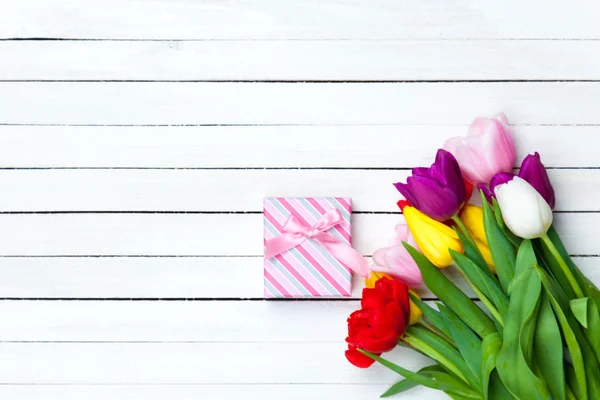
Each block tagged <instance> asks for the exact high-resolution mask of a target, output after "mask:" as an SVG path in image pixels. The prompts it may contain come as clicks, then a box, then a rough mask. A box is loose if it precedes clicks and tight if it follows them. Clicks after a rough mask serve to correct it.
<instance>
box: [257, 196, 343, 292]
mask: <svg viewBox="0 0 600 400" xmlns="http://www.w3.org/2000/svg"><path fill="white" fill-rule="evenodd" d="M351 203H352V202H351V199H350V198H348V197H294V198H291V197H290V198H283V197H268V198H265V200H264V223H265V226H264V240H265V243H266V242H267V241H268V240H270V239H272V238H274V237H276V236H279V235H281V234H282V233H283V226H284V224H285V223H286V221H287V220H288V218H289V217H290V215H293V216H295V217H296V218H297V219H298V220H299V221H300V222H301V223H302V224H304V225H308V226H313V225H315V223H316V222H317V220H319V218H321V216H322V215H323V214H325V213H326V212H327V211H328V210H330V209H333V208H337V209H338V210H339V212H340V214H341V215H342V218H343V221H342V223H340V224H338V225H336V226H334V227H333V228H331V229H329V230H328V231H327V233H330V234H331V235H333V236H334V237H336V238H337V239H339V240H340V241H342V242H343V243H346V244H348V245H352V233H351V232H352V231H351V224H350V218H351V215H352V204H351ZM264 274H265V277H264V286H265V287H264V289H265V290H264V292H265V298H281V297H323V296H326V297H341V296H350V293H351V289H352V274H351V271H350V268H348V266H347V265H344V264H342V263H341V262H340V261H338V260H337V259H336V258H335V257H334V256H332V255H331V254H329V253H328V252H327V250H326V249H325V248H324V247H323V246H322V245H320V244H319V243H318V242H317V241H315V240H313V239H310V238H309V239H307V240H306V241H305V242H303V243H301V244H300V245H298V246H296V247H294V248H292V249H290V250H287V251H285V252H283V253H281V254H278V255H276V256H274V257H271V258H265V264H264Z"/></svg>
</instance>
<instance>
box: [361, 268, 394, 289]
mask: <svg viewBox="0 0 600 400" xmlns="http://www.w3.org/2000/svg"><path fill="white" fill-rule="evenodd" d="M381 278H388V279H394V278H392V276H391V275H389V274H384V273H383V272H374V271H371V274H369V276H368V277H366V278H365V287H367V288H369V289H373V288H374V287H375V282H377V281H378V280H380V279H381Z"/></svg>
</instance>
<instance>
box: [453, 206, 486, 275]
mask: <svg viewBox="0 0 600 400" xmlns="http://www.w3.org/2000/svg"><path fill="white" fill-rule="evenodd" d="M452 221H454V223H455V224H456V226H457V227H458V229H460V231H461V232H462V234H463V236H464V237H465V238H466V239H467V240H468V241H469V243H470V245H471V247H472V248H473V250H474V251H476V252H477V254H478V255H479V257H480V260H481V262H483V263H484V265H485V264H486V263H485V258H484V257H483V254H481V251H480V250H479V247H477V243H475V239H473V236H471V232H469V230H468V229H467V227H466V226H465V224H464V223H463V222H462V221H461V219H460V218H459V217H458V214H457V215H455V216H453V217H452ZM475 263H478V261H477V260H475Z"/></svg>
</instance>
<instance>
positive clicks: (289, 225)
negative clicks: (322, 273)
mask: <svg viewBox="0 0 600 400" xmlns="http://www.w3.org/2000/svg"><path fill="white" fill-rule="evenodd" d="M343 220H344V219H343V218H342V215H341V214H340V212H339V211H338V210H337V209H336V208H332V209H330V210H329V211H327V212H326V213H325V214H323V215H322V216H321V218H319V220H318V221H317V223H316V224H315V225H314V226H308V225H305V224H303V223H302V222H300V221H299V220H298V218H296V217H295V216H294V215H290V216H289V218H288V220H287V221H286V222H285V224H284V225H283V233H282V234H281V235H280V236H277V237H275V238H273V239H270V240H267V242H266V249H265V258H271V257H274V256H276V255H278V254H281V253H283V252H284V251H287V250H289V249H292V248H294V247H296V246H299V245H300V244H302V243H303V242H304V241H306V239H308V238H311V239H313V240H315V241H316V242H318V243H319V244H320V245H321V246H323V247H324V248H325V249H326V250H327V251H328V252H329V253H330V254H331V255H333V256H334V257H335V258H336V259H337V260H338V261H340V262H341V263H342V264H344V265H347V266H348V267H350V268H351V269H352V270H353V271H354V272H356V273H357V274H358V275H360V276H365V277H366V276H367V275H368V273H369V272H368V271H369V263H368V262H367V260H366V259H365V258H364V257H363V256H361V255H360V253H359V252H358V251H356V250H354V249H353V248H352V247H351V246H350V245H348V244H346V243H344V242H342V241H340V240H339V239H337V238H336V237H335V236H333V235H331V234H330V233H327V231H328V230H329V229H331V228H333V227H334V226H336V225H338V224H340V223H341V222H343Z"/></svg>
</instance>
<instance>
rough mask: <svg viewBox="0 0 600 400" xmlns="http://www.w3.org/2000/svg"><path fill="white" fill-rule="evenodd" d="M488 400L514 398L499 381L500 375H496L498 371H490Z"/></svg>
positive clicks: (508, 399)
mask: <svg viewBox="0 0 600 400" xmlns="http://www.w3.org/2000/svg"><path fill="white" fill-rule="evenodd" d="M489 399H490V400H513V399H514V396H513V395H512V394H510V392H509V391H508V389H507V388H506V386H505V385H504V382H502V380H501V379H500V375H498V371H497V370H494V371H492V375H491V377H490V393H489Z"/></svg>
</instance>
